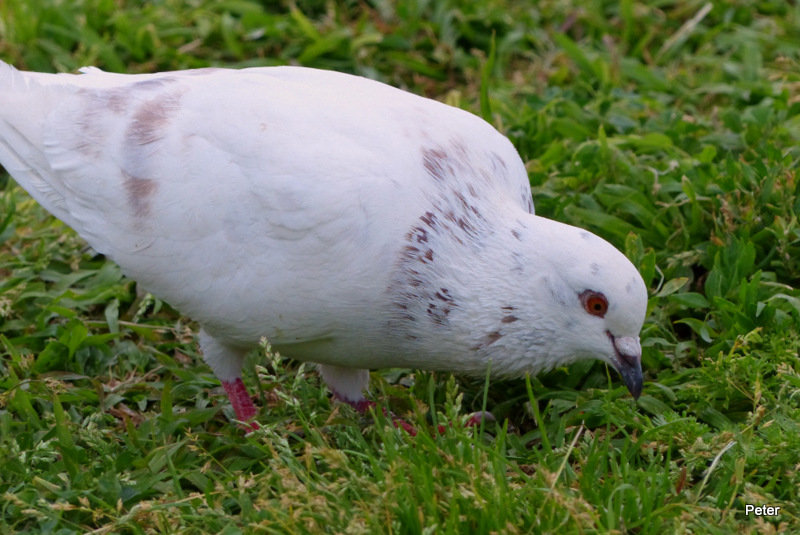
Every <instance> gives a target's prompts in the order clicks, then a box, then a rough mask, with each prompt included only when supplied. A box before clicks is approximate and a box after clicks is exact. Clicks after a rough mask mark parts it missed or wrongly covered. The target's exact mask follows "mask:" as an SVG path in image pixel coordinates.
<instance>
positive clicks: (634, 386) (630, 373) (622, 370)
mask: <svg viewBox="0 0 800 535" xmlns="http://www.w3.org/2000/svg"><path fill="white" fill-rule="evenodd" d="M626 364H627V363H626ZM617 371H619V374H620V375H621V376H622V380H623V382H624V383H625V386H626V387H628V391H629V392H630V393H631V396H633V399H634V400H638V399H639V396H641V395H642V383H643V381H644V379H643V377H642V366H641V364H640V363H639V361H637V362H636V363H635V364H634V365H623V366H620V367H619V369H618V370H617Z"/></svg>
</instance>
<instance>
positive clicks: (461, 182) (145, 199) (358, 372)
mask: <svg viewBox="0 0 800 535" xmlns="http://www.w3.org/2000/svg"><path fill="white" fill-rule="evenodd" d="M0 101H1V102H3V106H2V110H0V163H2V165H3V166H4V167H5V168H6V169H7V170H8V171H9V173H10V174H11V175H12V176H14V178H15V179H16V180H17V181H18V182H19V183H20V185H22V187H24V188H25V189H26V190H27V191H28V192H29V193H30V194H31V195H32V196H33V197H34V198H36V199H37V200H38V201H39V202H40V203H41V204H42V205H43V206H44V207H45V208H47V209H48V210H49V211H50V212H52V213H53V214H54V215H55V216H56V217H58V218H60V219H62V220H63V221H64V222H66V223H67V224H68V225H70V226H71V227H73V228H74V229H75V230H76V231H77V232H78V233H79V234H80V235H81V236H82V237H83V238H85V239H86V240H87V241H88V242H89V243H90V244H91V245H92V247H94V248H95V249H96V250H97V251H99V252H101V253H103V254H105V255H108V256H109V257H110V258H112V259H113V260H114V261H115V262H117V263H119V265H120V266H122V268H123V270H124V272H125V273H126V274H127V275H128V276H130V277H131V278H133V279H135V280H137V281H138V282H139V283H140V284H142V285H143V287H144V288H146V289H147V290H148V291H151V292H153V293H154V294H156V295H158V296H160V297H161V298H163V299H165V300H166V301H168V302H169V303H170V304H172V305H173V306H175V307H177V308H178V309H180V310H181V311H183V312H184V313H186V314H187V315H189V316H191V317H193V318H194V319H196V320H197V321H198V322H199V323H200V324H201V325H202V326H203V332H202V333H201V335H200V343H201V347H202V349H203V352H204V357H205V359H206V361H207V362H208V363H209V365H210V366H211V367H212V369H213V370H214V372H215V373H216V374H217V376H218V377H219V378H220V379H221V380H222V382H223V384H224V385H225V387H226V390H227V391H228V393H229V395H230V397H231V401H232V402H233V404H234V408H235V409H236V412H237V416H238V417H239V418H240V419H242V420H247V419H250V418H252V417H253V416H254V413H255V409H254V408H253V406H252V404H251V403H250V401H249V398H248V397H247V396H246V394H245V392H244V389H243V386H242V383H241V379H240V374H241V363H242V358H243V356H244V354H245V353H246V352H247V350H249V349H250V348H252V347H254V345H255V344H257V343H258V341H259V339H260V338H261V337H262V336H266V337H267V338H268V339H269V341H270V342H271V344H272V346H273V347H275V348H276V349H278V350H280V351H281V352H282V353H283V354H286V355H288V356H292V357H295V358H297V359H301V360H306V361H312V362H317V363H320V364H322V365H323V366H322V376H323V378H324V379H325V380H326V382H327V383H328V385H329V386H330V387H331V389H332V390H333V391H334V393H335V395H337V397H339V398H340V399H343V400H345V401H348V402H350V403H351V404H353V405H355V406H359V407H363V403H364V398H363V390H364V389H365V387H366V383H367V381H368V374H367V373H365V372H364V371H363V370H364V369H366V368H381V367H415V368H424V369H436V370H449V371H456V372H465V373H472V374H478V375H482V374H483V373H485V370H486V368H487V366H488V365H489V362H490V361H491V371H492V372H493V373H495V374H498V375H519V374H523V373H525V372H533V373H535V372H538V371H540V370H543V369H546V368H550V367H552V366H555V365H560V364H566V363H569V362H572V361H575V360H577V359H582V358H598V359H601V360H604V361H606V362H608V363H609V364H611V365H613V366H614V367H616V368H617V369H618V370H619V371H620V372H621V374H622V376H623V378H624V379H625V381H626V384H627V385H628V387H629V389H630V390H631V392H632V393H633V394H634V396H638V394H639V392H640V391H641V367H640V355H641V348H640V345H639V339H638V334H639V330H640V329H641V326H642V322H643V319H644V314H645V309H646V304H647V292H646V289H645V285H644V283H643V281H642V279H641V277H640V276H639V274H638V272H637V270H636V269H635V268H634V266H633V265H632V264H631V263H630V262H629V261H628V260H627V259H626V258H625V257H624V256H623V255H622V254H621V253H620V252H619V251H617V250H616V249H615V248H614V247H612V246H611V245H610V244H608V243H607V242H606V241H604V240H602V239H601V238H598V237H597V236H595V235H594V234H591V233H589V232H587V231H585V230H582V229H578V228H575V227H572V226H568V225H564V224H561V223H557V222H555V221H551V220H548V219H544V218H541V217H537V216H535V215H534V214H533V203H532V201H531V197H530V188H529V184H528V178H527V174H526V171H525V168H524V166H523V163H522V161H521V160H520V158H519V156H518V155H517V153H516V151H515V149H514V148H513V146H512V145H511V143H510V142H509V141H508V140H507V139H506V138H505V137H503V136H502V135H501V134H499V133H498V132H497V131H496V130H495V129H494V128H492V127H491V126H490V125H489V124H488V123H486V122H484V121H483V120H481V119H479V118H478V117H476V116H474V115H471V114H469V113H467V112H465V111H462V110H459V109H456V108H453V107H450V106H446V105H444V104H441V103H438V102H436V101H433V100H429V99H425V98H421V97H418V96H415V95H412V94H410V93H407V92H404V91H401V90H398V89H395V88H392V87H390V86H387V85H384V84H381V83H378V82H375V81H371V80H367V79H364V78H359V77H355V76H350V75H346V74H340V73H335V72H329V71H320V70H313V69H306V68H299V67H272V68H254V69H243V70H227V69H201V70H194V71H180V72H167V73H160V74H152V75H120V74H111V73H105V72H102V71H100V70H98V69H95V68H87V69H84V70H83V74H80V75H70V74H60V75H50V74H40V73H22V72H19V71H17V70H15V69H13V68H12V67H10V66H8V65H6V64H1V65H0Z"/></svg>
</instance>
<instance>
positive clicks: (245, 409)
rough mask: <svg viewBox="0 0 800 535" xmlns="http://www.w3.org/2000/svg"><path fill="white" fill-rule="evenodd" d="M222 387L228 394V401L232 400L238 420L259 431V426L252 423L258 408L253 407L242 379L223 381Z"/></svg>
mask: <svg viewBox="0 0 800 535" xmlns="http://www.w3.org/2000/svg"><path fill="white" fill-rule="evenodd" d="M222 386H223V387H224V388H225V392H227V393H228V399H229V400H231V405H233V412H235V413H236V419H237V420H239V421H241V422H247V423H248V425H249V426H250V427H251V428H252V429H258V424H257V423H256V422H251V421H250V420H252V419H253V418H254V417H255V415H256V412H258V411H256V406H255V405H253V400H252V399H250V394H248V393H247V389H246V388H245V386H244V383H243V382H242V378H241V377H237V378H236V379H234V380H233V381H222Z"/></svg>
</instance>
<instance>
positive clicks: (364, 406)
mask: <svg viewBox="0 0 800 535" xmlns="http://www.w3.org/2000/svg"><path fill="white" fill-rule="evenodd" d="M333 397H334V398H335V399H337V400H338V401H343V402H345V403H347V404H348V405H350V406H351V407H353V408H354V409H355V410H356V412H358V413H359V414H366V413H367V412H368V411H369V409H370V408H371V407H374V406H375V402H374V401H369V400H366V399H359V400H358V401H351V400H349V399H345V398H344V397H342V396H340V395H339V394H337V393H336V392H334V393H333ZM383 414H384V415H385V416H387V417H389V418H391V419H392V424H394V426H395V427H398V428H400V429H402V430H404V431H405V432H406V433H408V434H409V435H411V436H412V437H415V436H417V430H416V429H414V426H413V425H411V424H410V423H408V422H406V421H405V420H403V419H401V418H395V417H394V415H392V414H391V413H389V412H388V411H387V410H386V409H383Z"/></svg>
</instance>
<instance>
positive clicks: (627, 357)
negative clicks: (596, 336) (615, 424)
mask: <svg viewBox="0 0 800 535" xmlns="http://www.w3.org/2000/svg"><path fill="white" fill-rule="evenodd" d="M606 334H608V337H609V338H610V339H611V344H612V345H613V346H614V354H615V355H616V362H614V367H615V368H616V369H617V371H618V372H619V374H620V375H621V376H622V380H623V381H624V382H625V386H627V387H628V390H629V391H630V393H631V395H632V396H633V398H634V399H639V396H640V395H641V394H642V346H641V345H640V344H639V338H634V337H632V336H620V337H619V338H617V337H615V336H614V335H613V334H611V333H610V332H608V331H606Z"/></svg>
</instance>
